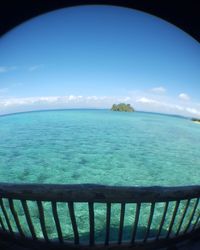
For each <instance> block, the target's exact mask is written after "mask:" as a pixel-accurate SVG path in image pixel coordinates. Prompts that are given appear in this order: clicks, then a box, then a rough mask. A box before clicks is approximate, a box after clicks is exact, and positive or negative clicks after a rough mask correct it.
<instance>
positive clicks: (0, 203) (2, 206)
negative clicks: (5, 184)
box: [0, 199, 13, 235]
mask: <svg viewBox="0 0 200 250" xmlns="http://www.w3.org/2000/svg"><path fill="white" fill-rule="evenodd" d="M0 206H1V210H2V212H3V215H4V217H5V220H6V223H7V226H8V229H9V232H10V233H11V234H12V235H13V230H12V227H11V224H10V221H9V218H8V214H7V212H6V209H5V207H4V204H3V201H2V199H0Z"/></svg>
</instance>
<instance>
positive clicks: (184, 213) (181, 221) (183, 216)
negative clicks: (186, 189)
mask: <svg viewBox="0 0 200 250" xmlns="http://www.w3.org/2000/svg"><path fill="white" fill-rule="evenodd" d="M189 204H190V199H189V200H187V203H186V205H185V208H184V211H183V215H182V217H181V220H180V223H179V226H178V229H177V231H176V236H178V235H179V232H180V230H181V226H182V224H183V220H184V218H185V215H186V213H187V210H188V207H189Z"/></svg>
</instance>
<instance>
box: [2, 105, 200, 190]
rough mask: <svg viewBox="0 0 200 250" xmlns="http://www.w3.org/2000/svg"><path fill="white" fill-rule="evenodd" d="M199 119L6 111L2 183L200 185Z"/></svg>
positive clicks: (140, 115) (113, 113)
mask: <svg viewBox="0 0 200 250" xmlns="http://www.w3.org/2000/svg"><path fill="white" fill-rule="evenodd" d="M199 152H200V125H199V124H195V123H192V122H191V121H190V120H189V119H184V118H180V117H174V116H166V115H159V114H152V113H143V112H134V113H118V112H112V111H109V110H65V111H45V112H30V113H23V114H16V115H10V116H2V117H0V181H1V182H15V183H24V182H31V183H98V184H109V185H136V186H137V185H140V186H151V185H164V186H174V185H190V184H199V183H200V155H199Z"/></svg>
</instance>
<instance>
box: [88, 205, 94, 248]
mask: <svg viewBox="0 0 200 250" xmlns="http://www.w3.org/2000/svg"><path fill="white" fill-rule="evenodd" d="M88 207H89V223H90V246H93V245H94V203H93V202H89V203H88Z"/></svg>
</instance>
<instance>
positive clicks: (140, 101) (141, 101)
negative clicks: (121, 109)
mask: <svg viewBox="0 0 200 250" xmlns="http://www.w3.org/2000/svg"><path fill="white" fill-rule="evenodd" d="M136 102H139V103H144V104H160V103H159V102H158V101H156V100H153V99H149V98H147V97H141V98H139V99H137V100H136Z"/></svg>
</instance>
